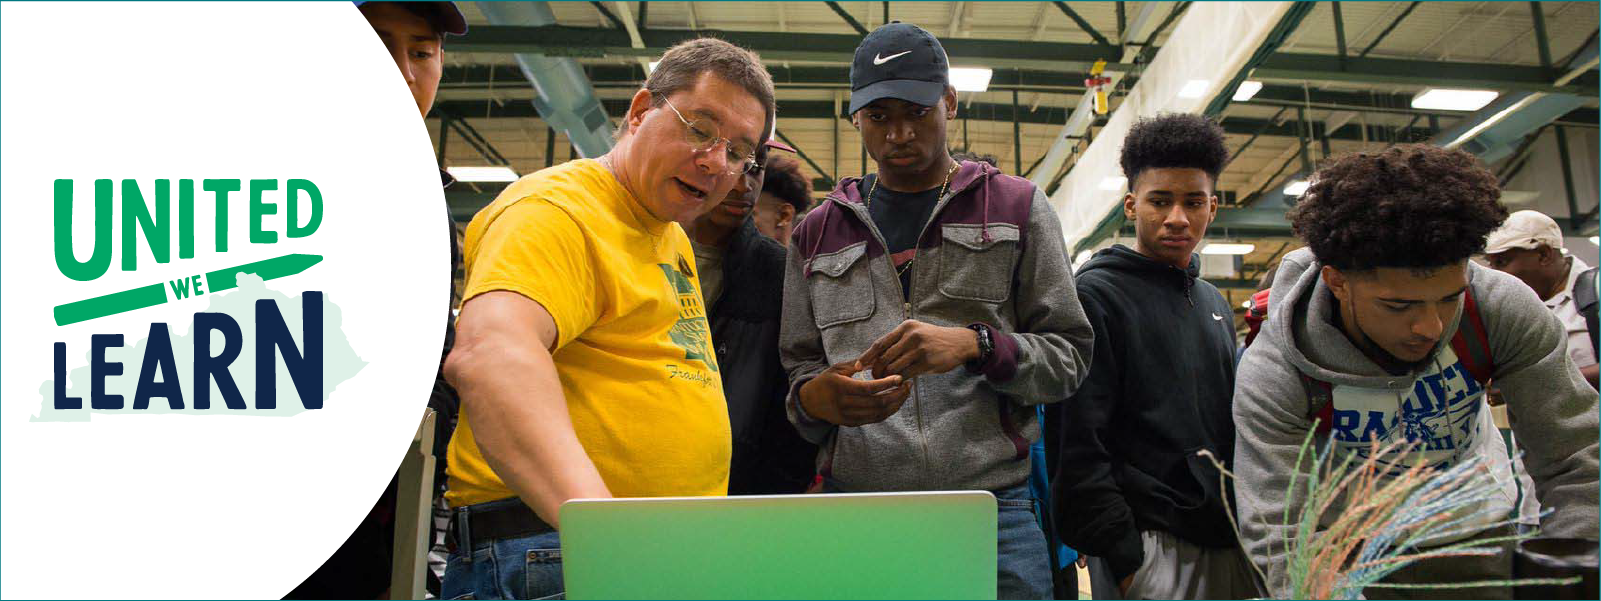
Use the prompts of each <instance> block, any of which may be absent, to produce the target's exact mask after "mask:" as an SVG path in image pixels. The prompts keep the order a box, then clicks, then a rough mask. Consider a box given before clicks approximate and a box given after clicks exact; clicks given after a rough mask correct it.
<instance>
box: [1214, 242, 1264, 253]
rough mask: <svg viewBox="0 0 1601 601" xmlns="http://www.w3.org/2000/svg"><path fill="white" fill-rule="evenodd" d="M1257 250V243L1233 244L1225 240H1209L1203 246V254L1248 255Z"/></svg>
mask: <svg viewBox="0 0 1601 601" xmlns="http://www.w3.org/2000/svg"><path fill="white" fill-rule="evenodd" d="M1254 250H1256V245H1255V244H1231V243H1225V242H1208V243H1206V246H1203V247H1201V254H1203V255H1248V254H1251V251H1254Z"/></svg>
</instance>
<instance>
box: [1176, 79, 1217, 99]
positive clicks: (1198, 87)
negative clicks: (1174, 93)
mask: <svg viewBox="0 0 1601 601" xmlns="http://www.w3.org/2000/svg"><path fill="white" fill-rule="evenodd" d="M1211 83H1212V82H1210V81H1207V80H1204V79H1192V80H1189V81H1187V82H1184V87H1182V88H1179V98H1200V97H1202V96H1205V95H1206V86H1208V85H1210V84H1211Z"/></svg>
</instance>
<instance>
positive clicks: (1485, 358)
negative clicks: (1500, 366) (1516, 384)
mask: <svg viewBox="0 0 1601 601" xmlns="http://www.w3.org/2000/svg"><path fill="white" fill-rule="evenodd" d="M1486 332H1487V331H1486V330H1485V329H1484V317H1483V316H1481V315H1480V314H1479V303H1478V302H1476V301H1474V300H1473V289H1472V288H1469V289H1468V290H1467V291H1465V292H1463V293H1462V319H1460V320H1458V323H1457V326H1456V335H1455V336H1452V337H1451V350H1453V351H1456V356H1457V359H1460V360H1462V366H1463V367H1466V368H1467V369H1468V373H1469V374H1472V375H1473V379H1474V380H1478V382H1479V384H1480V385H1481V386H1483V385H1488V384H1489V383H1490V378H1492V377H1494V376H1495V357H1494V356H1493V355H1491V354H1490V336H1489V334H1487V333H1486Z"/></svg>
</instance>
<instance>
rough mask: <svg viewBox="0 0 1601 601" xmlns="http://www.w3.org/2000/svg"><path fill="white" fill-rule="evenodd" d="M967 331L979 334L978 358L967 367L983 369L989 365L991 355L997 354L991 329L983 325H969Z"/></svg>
mask: <svg viewBox="0 0 1601 601" xmlns="http://www.w3.org/2000/svg"><path fill="white" fill-rule="evenodd" d="M967 329H969V330H972V331H974V332H977V333H978V358H977V359H974V360H972V361H969V362H967V366H968V367H969V368H972V369H974V370H980V369H983V367H984V364H985V363H989V360H990V355H992V354H994V353H995V340H994V339H992V338H990V328H989V326H986V325H984V324H981V323H975V324H968V326H967Z"/></svg>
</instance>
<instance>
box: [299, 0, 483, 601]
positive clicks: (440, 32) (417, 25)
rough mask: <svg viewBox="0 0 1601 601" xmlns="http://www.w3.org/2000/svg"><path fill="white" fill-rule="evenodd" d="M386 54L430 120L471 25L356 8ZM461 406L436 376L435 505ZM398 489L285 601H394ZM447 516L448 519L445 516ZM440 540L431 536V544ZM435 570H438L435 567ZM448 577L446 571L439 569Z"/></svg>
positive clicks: (406, 8)
mask: <svg viewBox="0 0 1601 601" xmlns="http://www.w3.org/2000/svg"><path fill="white" fill-rule="evenodd" d="M354 4H355V5H356V7H357V9H358V10H360V11H361V14H362V16H363V17H366V19H367V23H368V24H369V25H372V28H373V32H374V33H376V34H378V39H379V40H380V41H382V42H383V44H384V48H385V49H386V50H387V51H388V52H389V55H390V56H391V57H393V58H394V60H395V66H396V67H398V68H399V69H400V74H401V75H402V76H403V77H405V79H406V86H407V87H408V88H409V89H410V90H411V96H412V99H413V100H414V101H416V103H417V111H418V114H419V115H418V116H419V117H423V116H427V114H428V111H429V109H431V108H433V105H434V96H435V95H436V94H437V93H438V92H439V77H440V75H441V74H442V73H443V71H444V42H445V35H447V34H449V35H462V34H464V33H467V21H466V19H464V18H462V15H461V11H460V10H459V9H457V8H456V4H455V3H454V2H356V3H354ZM439 178H440V182H441V185H443V186H444V187H449V186H450V184H452V183H454V181H455V180H454V179H453V178H451V177H450V174H448V173H446V172H445V171H444V170H440V172H439ZM444 217H445V226H446V227H447V228H449V229H448V231H449V232H450V274H451V278H450V281H454V280H455V274H456V271H457V269H458V268H459V267H460V265H461V246H460V245H459V244H458V242H457V241H456V226H455V223H454V222H453V221H452V220H451V219H450V214H449V212H448V211H447V212H446V213H445V215H444ZM457 299H458V295H457V294H456V289H455V286H454V284H452V285H451V294H450V306H451V307H455V306H456V303H457ZM455 334H456V331H455V326H454V318H453V316H452V313H451V311H450V310H449V309H448V308H447V310H446V312H445V344H444V348H443V349H441V351H440V355H439V358H440V362H441V363H443V361H444V358H445V356H446V355H448V354H450V349H451V347H452V346H453V345H454V343H455V338H456V336H455ZM460 405H461V401H460V400H459V398H458V397H457V395H456V390H455V389H454V388H451V386H450V384H449V383H447V382H445V378H444V376H443V374H442V373H441V372H439V371H436V372H435V377H434V387H433V390H432V391H431V392H430V393H429V395H428V407H429V408H431V409H433V410H434V411H435V412H436V413H437V414H438V415H437V417H436V418H435V422H434V424H435V426H434V428H435V429H434V449H433V453H434V456H435V457H436V458H437V459H438V460H437V461H436V462H435V466H436V469H435V476H434V482H435V485H436V490H435V495H434V497H435V504H436V505H438V502H439V499H440V495H439V494H438V493H439V489H438V488H439V487H440V486H442V485H443V483H444V481H445V478H444V470H445V462H444V457H445V449H446V446H447V445H448V443H449V441H450V433H451V431H452V430H453V429H454V427H455V418H456V414H457V412H458V408H459V407H460ZM396 490H397V489H396V481H395V480H393V479H392V480H390V482H389V487H388V488H386V489H385V490H384V492H383V495H382V496H380V497H379V499H378V502H377V503H376V504H374V505H373V508H372V510H371V511H369V512H368V513H367V516H366V517H365V518H364V519H362V521H361V523H360V524H358V525H357V526H356V528H355V530H354V531H352V532H351V533H350V537H349V538H347V539H345V543H344V544H343V545H340V547H339V549H338V550H336V551H334V554H333V555H332V556H329V558H328V559H327V561H324V562H323V564H322V567H319V568H317V571H315V572H313V573H312V574H311V575H310V576H308V577H307V578H306V580H305V581H303V582H301V583H300V586H297V587H295V589H294V590H293V591H290V592H289V594H288V595H285V596H284V598H285V599H387V598H389V583H390V566H391V565H393V556H394V542H395V541H394V530H395V519H396V516H395V511H396V509H395V500H396ZM447 515H448V514H447ZM438 534H439V533H437V532H436V533H435V535H434V536H430V537H429V540H431V541H433V540H436V539H437V538H438ZM430 563H432V562H430ZM441 569H442V568H441ZM426 582H427V587H428V590H429V592H431V593H433V594H434V595H435V596H438V594H439V585H440V575H439V574H438V573H437V572H435V571H433V570H430V571H429V573H428V578H427V581H426Z"/></svg>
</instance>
